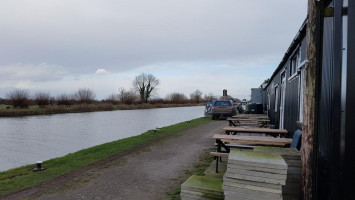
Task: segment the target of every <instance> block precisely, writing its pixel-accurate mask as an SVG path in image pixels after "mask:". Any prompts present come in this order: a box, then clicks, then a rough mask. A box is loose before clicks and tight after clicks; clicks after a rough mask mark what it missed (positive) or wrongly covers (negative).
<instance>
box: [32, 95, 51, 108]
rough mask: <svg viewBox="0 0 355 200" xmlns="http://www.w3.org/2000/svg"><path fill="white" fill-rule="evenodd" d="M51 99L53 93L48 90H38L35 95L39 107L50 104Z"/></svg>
mask: <svg viewBox="0 0 355 200" xmlns="http://www.w3.org/2000/svg"><path fill="white" fill-rule="evenodd" d="M51 99H52V98H51V95H50V94H49V93H48V92H37V93H36V94H35V96H34V100H35V102H36V103H37V105H38V106H39V107H44V106H46V105H49V104H50V100H51Z"/></svg>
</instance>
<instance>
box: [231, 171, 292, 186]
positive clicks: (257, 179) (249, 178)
mask: <svg viewBox="0 0 355 200" xmlns="http://www.w3.org/2000/svg"><path fill="white" fill-rule="evenodd" d="M225 176H227V177H228V178H235V179H241V180H247V181H255V182H262V183H270V184H278V185H285V184H286V180H280V179H271V178H264V177H256V176H248V175H241V174H230V173H226V174H225Z"/></svg>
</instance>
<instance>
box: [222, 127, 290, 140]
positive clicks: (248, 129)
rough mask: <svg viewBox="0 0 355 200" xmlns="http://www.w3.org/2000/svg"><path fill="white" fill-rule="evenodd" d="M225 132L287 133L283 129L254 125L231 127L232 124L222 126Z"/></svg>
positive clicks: (274, 134)
mask: <svg viewBox="0 0 355 200" xmlns="http://www.w3.org/2000/svg"><path fill="white" fill-rule="evenodd" d="M223 130H225V131H226V132H227V133H230V132H232V133H233V135H235V134H237V133H240V132H242V133H265V134H271V135H273V136H274V137H275V136H276V135H281V134H282V135H285V134H287V133H288V131H287V130H285V129H271V128H254V127H232V126H226V127H224V128H223Z"/></svg>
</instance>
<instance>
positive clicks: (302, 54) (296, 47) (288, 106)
mask: <svg viewBox="0 0 355 200" xmlns="http://www.w3.org/2000/svg"><path fill="white" fill-rule="evenodd" d="M296 41H298V42H296V43H293V44H292V45H293V46H291V47H290V49H292V51H290V52H288V53H287V54H286V55H287V56H285V57H284V63H285V64H284V65H283V66H282V67H279V68H278V69H277V70H276V71H275V72H274V76H273V77H272V78H271V79H270V81H269V84H268V85H267V87H266V89H265V93H266V94H265V95H266V99H267V102H266V105H270V107H269V108H268V115H269V118H270V122H271V124H274V125H275V128H279V127H280V108H279V107H280V103H281V99H280V98H281V96H279V97H278V98H279V99H278V108H277V110H276V111H275V103H276V101H275V98H276V92H275V86H277V85H278V90H280V86H281V73H283V72H284V73H285V75H286V93H285V105H284V106H285V107H284V129H286V130H288V132H289V134H288V137H290V138H291V137H293V133H294V132H295V131H296V130H297V129H298V128H299V127H298V124H297V122H298V121H299V109H300V108H299V107H300V106H299V105H300V93H299V90H300V78H301V73H300V69H298V70H296V71H297V72H296V73H294V74H290V70H291V59H292V58H293V57H294V56H295V55H296V54H297V53H298V55H299V65H298V67H300V66H302V67H304V65H305V61H306V39H305V37H304V36H302V37H301V38H298V39H297V40H296ZM280 94H281V93H280V92H279V95H280ZM268 95H269V96H270V98H268ZM269 99H270V104H269V102H268V100H269Z"/></svg>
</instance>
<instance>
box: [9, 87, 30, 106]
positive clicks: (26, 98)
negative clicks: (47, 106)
mask: <svg viewBox="0 0 355 200" xmlns="http://www.w3.org/2000/svg"><path fill="white" fill-rule="evenodd" d="M7 98H8V99H9V100H10V102H11V104H12V106H13V107H14V108H28V106H29V103H30V93H29V92H28V91H27V90H20V89H17V90H14V91H12V92H9V93H8V94H7Z"/></svg>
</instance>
